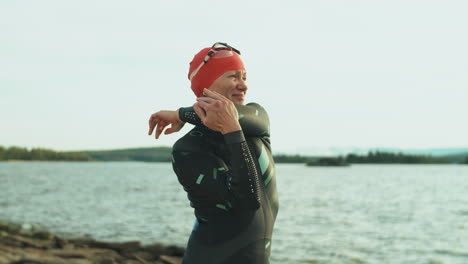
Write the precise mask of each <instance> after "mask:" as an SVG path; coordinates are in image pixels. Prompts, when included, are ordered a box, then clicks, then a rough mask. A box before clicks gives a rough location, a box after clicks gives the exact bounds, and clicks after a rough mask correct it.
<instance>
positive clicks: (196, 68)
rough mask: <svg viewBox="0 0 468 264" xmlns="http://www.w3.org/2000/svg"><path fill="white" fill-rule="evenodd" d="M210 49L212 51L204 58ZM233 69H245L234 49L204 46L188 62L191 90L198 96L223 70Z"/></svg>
mask: <svg viewBox="0 0 468 264" xmlns="http://www.w3.org/2000/svg"><path fill="white" fill-rule="evenodd" d="M210 51H214V52H213V53H212V54H211V56H210V57H209V59H206V57H207V55H208V53H209V52H210ZM204 60H205V61H206V62H205V63H204V62H203V61H204ZM235 70H245V68H244V63H242V60H241V59H240V56H239V55H238V54H237V53H236V52H235V51H233V50H215V49H214V48H204V49H202V50H201V51H200V52H198V53H197V54H196V55H195V56H194V57H193V60H192V61H191V62H190V68H189V73H188V78H189V80H190V81H191V84H192V85H191V86H192V91H193V92H194V93H195V95H196V96H197V97H200V96H202V94H203V88H209V87H210V86H211V84H213V82H214V81H216V79H218V78H219V76H221V75H223V74H224V73H225V72H227V71H235Z"/></svg>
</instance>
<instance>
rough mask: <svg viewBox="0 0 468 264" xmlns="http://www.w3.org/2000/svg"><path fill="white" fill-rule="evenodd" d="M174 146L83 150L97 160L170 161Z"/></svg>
mask: <svg viewBox="0 0 468 264" xmlns="http://www.w3.org/2000/svg"><path fill="white" fill-rule="evenodd" d="M171 151H172V148H170V147H155V148H130V149H116V150H100V151H81V152H82V153H84V154H86V155H88V156H89V157H91V158H92V159H93V160H97V161H153V162H154V161H158V162H168V161H171V159H172V154H171Z"/></svg>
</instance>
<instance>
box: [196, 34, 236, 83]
mask: <svg viewBox="0 0 468 264" xmlns="http://www.w3.org/2000/svg"><path fill="white" fill-rule="evenodd" d="M233 51H234V52H235V53H237V54H239V55H240V54H241V53H240V51H239V50H237V49H235V48H233V47H231V46H229V45H228V44H226V43H223V42H216V43H215V44H213V46H212V47H211V49H210V51H209V52H208V54H206V56H205V58H204V59H203V61H202V62H201V63H200V65H198V67H197V68H196V69H195V70H194V71H193V72H192V73H191V74H190V80H192V79H193V77H195V75H197V73H198V71H199V70H200V69H201V67H202V66H203V65H205V63H207V62H208V60H209V59H210V58H211V57H213V58H224V57H230V56H233V55H234V54H233V53H232V52H233Z"/></svg>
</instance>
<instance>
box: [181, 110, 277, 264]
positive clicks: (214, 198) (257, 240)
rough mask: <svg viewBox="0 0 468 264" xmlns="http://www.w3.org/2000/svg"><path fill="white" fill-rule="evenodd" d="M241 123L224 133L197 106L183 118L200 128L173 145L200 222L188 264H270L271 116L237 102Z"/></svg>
mask: <svg viewBox="0 0 468 264" xmlns="http://www.w3.org/2000/svg"><path fill="white" fill-rule="evenodd" d="M236 108H237V111H238V112H239V115H242V116H243V117H242V118H241V119H239V123H240V125H241V127H242V130H241V131H236V132H232V133H228V134H225V135H222V134H221V133H219V132H216V131H213V130H210V129H208V128H206V127H205V126H203V125H202V124H201V122H200V119H199V118H198V116H196V114H195V112H194V111H193V109H192V108H181V109H180V110H179V116H180V118H181V120H183V121H186V122H190V123H192V124H194V125H196V127H195V128H194V129H192V130H191V131H190V132H189V133H187V134H186V135H185V136H183V137H182V138H181V139H179V140H178V141H177V142H176V143H175V144H174V147H173V158H174V162H173V168H174V171H175V173H176V174H177V177H178V180H179V182H180V184H181V185H182V186H183V188H184V190H185V191H186V192H187V196H188V199H189V200H190V205H191V206H192V207H193V208H194V212H195V216H196V221H195V225H194V228H193V230H192V234H191V235H190V239H189V241H188V244H187V249H186V252H185V255H184V259H183V264H231V263H236V264H239V263H242V264H268V263H269V260H268V259H269V257H270V252H271V244H272V242H271V239H272V232H273V226H274V223H275V219H276V215H277V213H278V195H277V191H276V176H275V170H274V161H273V157H272V154H271V146H270V135H269V133H268V132H267V131H269V121H268V115H267V113H266V111H265V110H264V109H263V108H262V107H261V106H260V105H258V104H248V105H245V106H243V105H236Z"/></svg>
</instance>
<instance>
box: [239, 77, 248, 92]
mask: <svg viewBox="0 0 468 264" xmlns="http://www.w3.org/2000/svg"><path fill="white" fill-rule="evenodd" d="M237 88H238V89H239V90H241V91H243V92H247V89H248V87H247V83H246V81H245V80H243V79H241V80H240V81H239V83H238V85H237Z"/></svg>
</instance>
